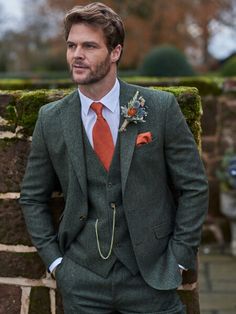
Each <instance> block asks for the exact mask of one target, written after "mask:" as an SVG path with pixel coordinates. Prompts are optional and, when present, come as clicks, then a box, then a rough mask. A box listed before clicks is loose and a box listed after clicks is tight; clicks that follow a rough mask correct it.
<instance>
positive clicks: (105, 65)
mask: <svg viewBox="0 0 236 314" xmlns="http://www.w3.org/2000/svg"><path fill="white" fill-rule="evenodd" d="M110 69H111V65H110V55H109V54H107V56H106V58H105V59H104V60H103V61H101V62H100V63H99V64H97V66H96V68H95V69H94V70H91V69H90V68H89V71H88V74H87V76H86V77H84V78H76V77H75V76H74V75H73V68H70V72H71V76H72V80H73V82H74V83H75V84H77V85H89V84H93V83H97V82H99V81H101V80H102V79H103V78H104V77H106V76H107V74H108V73H109V72H110Z"/></svg>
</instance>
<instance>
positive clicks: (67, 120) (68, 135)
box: [60, 91, 87, 195]
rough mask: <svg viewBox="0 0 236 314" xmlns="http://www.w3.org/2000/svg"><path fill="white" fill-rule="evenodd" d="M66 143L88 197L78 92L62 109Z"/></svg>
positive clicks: (69, 98)
mask: <svg viewBox="0 0 236 314" xmlns="http://www.w3.org/2000/svg"><path fill="white" fill-rule="evenodd" d="M60 114H61V123H62V127H63V133H64V137H65V142H66V145H67V148H68V153H69V155H70V158H71V161H72V164H73V167H74V169H75V172H76V175H77V177H78V181H79V183H80V186H81V189H82V191H83V193H84V195H87V181H86V169H85V157H84V144H83V137H82V134H83V133H82V120H81V103H80V98H79V95H78V92H77V91H75V92H74V93H72V94H71V95H70V96H68V99H67V102H66V103H64V104H63V105H62V106H61V108H60Z"/></svg>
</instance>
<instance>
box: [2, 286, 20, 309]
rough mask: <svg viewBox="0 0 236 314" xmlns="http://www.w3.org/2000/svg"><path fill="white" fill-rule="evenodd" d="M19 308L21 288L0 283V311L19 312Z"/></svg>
mask: <svg viewBox="0 0 236 314" xmlns="http://www.w3.org/2000/svg"><path fill="white" fill-rule="evenodd" d="M20 309H21V288H20V287H16V286H9V285H0V313H1V314H7V313H8V314H19V313H20Z"/></svg>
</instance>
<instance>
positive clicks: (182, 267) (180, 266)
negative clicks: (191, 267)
mask: <svg viewBox="0 0 236 314" xmlns="http://www.w3.org/2000/svg"><path fill="white" fill-rule="evenodd" d="M178 266H179V268H181V269H183V270H187V268H185V267H184V266H182V265H180V264H178Z"/></svg>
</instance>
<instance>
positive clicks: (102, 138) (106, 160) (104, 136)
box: [91, 102, 114, 171]
mask: <svg viewBox="0 0 236 314" xmlns="http://www.w3.org/2000/svg"><path fill="white" fill-rule="evenodd" d="M91 109H92V110H93V111H94V112H95V113H96V115H97V121H96V122H95V124H94V127H93V147H94V150H95V152H96V154H97V156H98V157H99V159H100V160H101V162H102V164H103V165H104V167H105V169H106V170H107V171H109V168H110V164H111V161H112V156H113V153H114V143H113V139H112V135H111V130H110V127H109V125H108V123H107V121H106V120H105V119H104V117H103V115H102V109H103V104H102V103H100V102H93V103H92V105H91Z"/></svg>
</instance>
